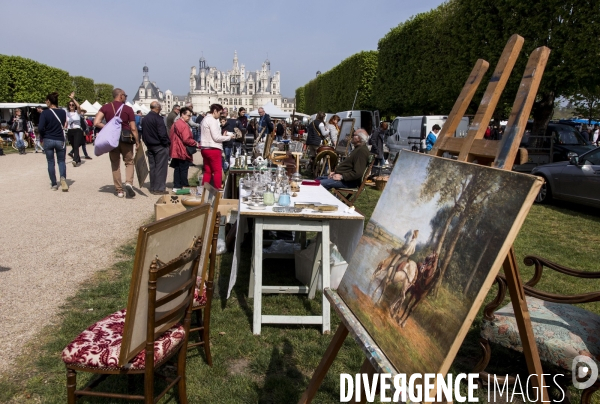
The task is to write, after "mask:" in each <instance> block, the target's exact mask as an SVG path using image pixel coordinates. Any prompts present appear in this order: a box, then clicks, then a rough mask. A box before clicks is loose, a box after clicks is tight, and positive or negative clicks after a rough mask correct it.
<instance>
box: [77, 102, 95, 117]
mask: <svg viewBox="0 0 600 404" xmlns="http://www.w3.org/2000/svg"><path fill="white" fill-rule="evenodd" d="M79 107H80V108H81V109H85V115H96V113H97V112H98V110H97V109H96V107H94V106H93V105H92V104H90V102H89V101H88V100H85V101H84V102H82V103H81V104H80V105H79Z"/></svg>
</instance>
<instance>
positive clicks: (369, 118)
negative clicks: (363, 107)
mask: <svg viewBox="0 0 600 404" xmlns="http://www.w3.org/2000/svg"><path fill="white" fill-rule="evenodd" d="M336 115H337V116H339V117H340V119H345V118H354V130H356V129H358V128H363V129H364V130H366V131H367V133H368V134H369V136H370V135H371V133H373V129H375V119H374V117H373V112H372V111H342V112H338V113H337V114H336Z"/></svg>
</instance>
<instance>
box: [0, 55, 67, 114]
mask: <svg viewBox="0 0 600 404" xmlns="http://www.w3.org/2000/svg"><path fill="white" fill-rule="evenodd" d="M0 71H1V72H2V73H1V75H0V83H1V84H0V101H1V102H36V103H37V102H39V103H43V102H44V101H45V100H46V96H47V95H48V94H49V93H51V92H54V91H57V92H58V93H59V95H60V98H59V103H60V104H61V105H65V104H66V102H67V101H68V98H69V93H70V92H71V91H73V90H74V86H73V81H72V79H71V77H70V76H69V73H68V72H66V71H64V70H61V69H57V68H55V67H50V66H46V65H44V64H42V63H38V62H36V61H35V60H31V59H26V58H22V57H20V56H6V55H0Z"/></svg>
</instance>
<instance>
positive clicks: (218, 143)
mask: <svg viewBox="0 0 600 404" xmlns="http://www.w3.org/2000/svg"><path fill="white" fill-rule="evenodd" d="M222 110H223V106H222V105H221V104H212V105H211V106H210V112H209V113H208V114H206V116H205V117H204V119H203V120H202V124H201V125H200V144H201V149H200V152H201V153H202V158H203V159H204V174H203V175H202V184H203V185H204V183H206V182H209V183H210V184H211V185H212V186H213V187H215V188H218V189H222V188H223V172H222V164H221V154H222V152H223V142H227V141H228V140H231V139H232V136H228V135H221V127H220V126H219V115H220V113H221V111H222Z"/></svg>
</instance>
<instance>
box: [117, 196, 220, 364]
mask: <svg viewBox="0 0 600 404" xmlns="http://www.w3.org/2000/svg"><path fill="white" fill-rule="evenodd" d="M209 211H210V205H209V204H202V205H200V206H197V207H194V208H191V209H188V210H187V211H185V212H181V213H178V214H176V215H173V216H169V217H167V218H164V219H161V220H158V221H156V222H154V223H151V224H149V225H145V226H142V227H140V229H139V232H138V240H137V245H136V253H135V259H134V263H133V272H132V274H131V283H130V287H129V297H128V300H127V313H126V315H125V325H124V328H123V340H122V342H121V352H120V355H119V366H126V365H127V363H128V362H129V361H130V360H131V359H133V358H134V357H135V356H136V355H137V354H138V353H139V352H140V351H141V350H142V349H144V347H145V344H146V335H147V324H148V318H147V317H148V279H149V274H150V266H151V264H152V261H153V260H154V259H157V260H159V261H160V262H161V263H167V262H169V261H171V260H172V259H174V258H176V257H178V256H179V255H180V254H182V253H183V252H185V251H186V250H187V249H189V248H191V247H192V246H193V243H194V242H195V240H196V239H197V238H202V242H203V248H202V250H203V251H205V249H206V248H205V246H207V245H210V244H211V240H207V239H206V231H207V227H209V226H208V225H209V216H210V215H209ZM194 262H195V260H194V261H191V262H189V263H187V264H185V265H184V266H182V267H181V268H180V269H179V270H177V271H175V272H174V273H173V276H171V277H167V278H165V279H161V280H159V282H158V283H157V285H156V288H157V291H156V298H157V300H158V299H160V298H161V296H163V295H165V294H167V293H169V292H172V291H173V290H175V289H176V288H179V287H181V286H182V284H183V283H185V282H188V281H189V277H190V276H191V274H192V272H193V265H194ZM198 262H199V263H200V264H202V257H200V259H199V260H198ZM188 297H189V295H181V296H179V297H178V298H176V299H174V300H173V301H171V302H169V304H166V305H164V306H162V307H161V311H160V312H157V314H159V313H164V312H167V311H169V310H170V309H172V308H173V307H176V306H177V305H178V304H180V303H181V302H182V301H183V300H184V299H186V298H188ZM173 325H174V324H172V323H170V322H169V323H166V324H163V325H162V326H160V327H157V329H156V330H155V332H156V333H157V334H160V333H162V332H164V331H166V330H168V329H169V328H170V327H172V326H173Z"/></svg>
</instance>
